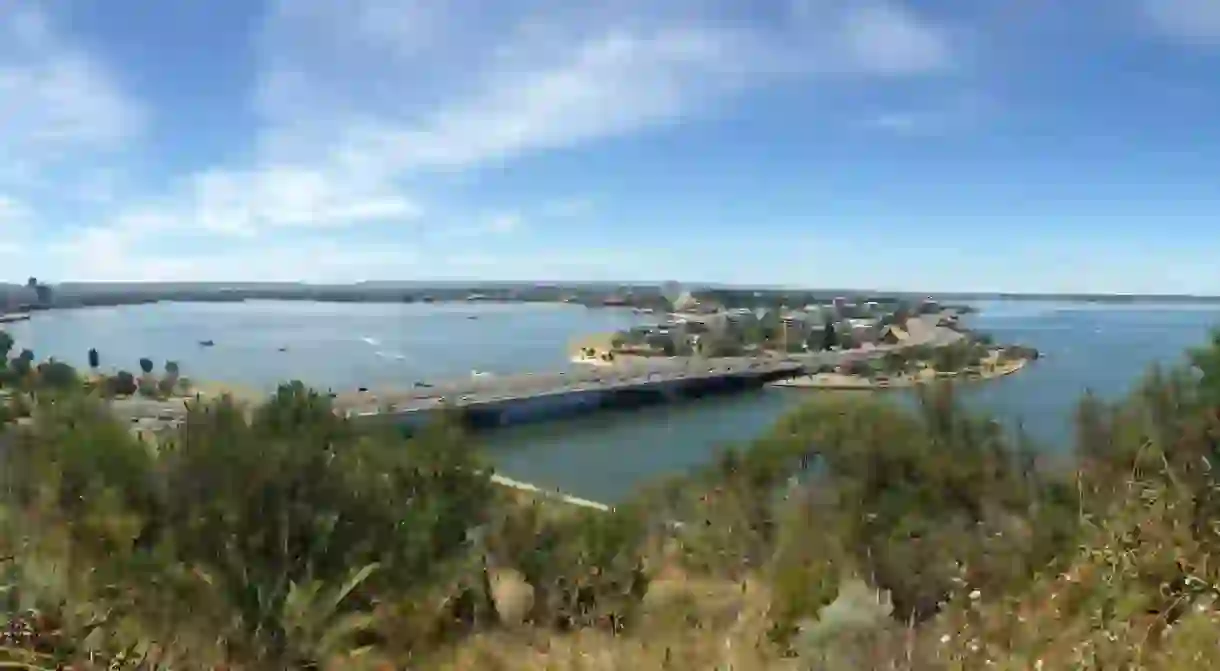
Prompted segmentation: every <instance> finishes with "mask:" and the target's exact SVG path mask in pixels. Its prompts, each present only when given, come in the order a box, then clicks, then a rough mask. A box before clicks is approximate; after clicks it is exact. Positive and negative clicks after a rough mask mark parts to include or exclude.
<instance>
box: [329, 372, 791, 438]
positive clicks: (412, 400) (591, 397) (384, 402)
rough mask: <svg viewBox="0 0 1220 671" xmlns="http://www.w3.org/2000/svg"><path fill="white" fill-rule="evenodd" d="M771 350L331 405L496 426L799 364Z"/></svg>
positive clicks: (482, 380) (724, 383) (726, 382)
mask: <svg viewBox="0 0 1220 671" xmlns="http://www.w3.org/2000/svg"><path fill="white" fill-rule="evenodd" d="M807 365H808V364H807V363H806V362H798V361H793V360H787V359H774V358H744V357H742V358H725V359H710V360H704V359H665V360H657V361H641V362H634V363H624V364H617V365H615V366H613V367H606V368H597V367H589V368H586V369H579V370H571V371H564V372H559V373H545V374H521V375H505V376H471V377H470V378H467V379H463V380H455V381H449V382H444V383H437V384H433V385H417V386H416V387H415V388H413V389H410V390H403V391H396V392H388V393H387V392H381V393H378V392H362V393H359V394H344V395H341V396H340V397H338V398H337V399H336V406H337V407H339V408H340V409H342V410H343V411H344V412H345V414H347V415H348V416H349V417H352V418H354V419H378V418H379V419H381V420H390V421H394V422H395V423H399V424H403V425H408V426H418V425H420V424H423V423H426V422H427V421H428V420H430V419H431V418H433V417H435V416H436V415H437V414H438V413H440V412H441V411H442V410H444V409H454V410H456V411H457V412H458V413H459V415H460V416H461V417H462V418H463V419H464V420H466V421H467V422H468V423H469V424H471V425H473V426H476V427H484V426H503V425H506V424H516V423H520V422H528V421H534V420H538V419H549V418H555V417H562V416H568V415H572V414H578V413H581V412H586V411H591V410H596V409H601V408H615V407H619V408H622V407H636V406H641V405H648V404H653V403H661V402H665V401H670V400H675V399H679V398H690V397H699V396H704V395H708V394H718V393H727V392H734V391H741V390H745V389H750V388H757V387H761V386H762V385H764V384H766V383H768V382H773V381H776V380H781V379H786V378H791V377H796V376H799V375H802V374H804V373H805V371H806V366H807Z"/></svg>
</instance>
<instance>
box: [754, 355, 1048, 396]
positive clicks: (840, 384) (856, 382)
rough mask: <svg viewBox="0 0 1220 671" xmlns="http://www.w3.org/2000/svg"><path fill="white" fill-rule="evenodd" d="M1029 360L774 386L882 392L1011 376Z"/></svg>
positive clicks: (813, 378) (811, 378) (808, 378)
mask: <svg viewBox="0 0 1220 671" xmlns="http://www.w3.org/2000/svg"><path fill="white" fill-rule="evenodd" d="M1027 363H1029V359H1018V360H1016V361H1012V362H1009V363H1003V364H1000V363H997V364H995V365H994V366H992V367H986V368H984V369H983V370H982V371H980V373H979V374H978V375H965V374H961V373H936V372H935V371H932V370H931V369H924V370H921V371H919V372H918V373H916V374H914V375H901V376H894V377H889V378H886V379H881V380H875V379H870V378H866V377H862V376H859V375H847V374H845V373H816V374H814V375H805V376H802V377H798V378H792V379H790V380H780V381H778V382H772V383H771V386H774V387H793V388H798V389H825V390H838V391H879V390H885V389H907V388H910V387H915V386H918V385H921V384H927V383H929V382H933V381H935V380H966V381H970V382H975V381H983V380H993V379H996V378H1001V377H1004V376H1005V375H1012V374H1013V373H1015V372H1017V371H1019V370H1021V369H1022V368H1024V367H1025V365H1026V364H1027Z"/></svg>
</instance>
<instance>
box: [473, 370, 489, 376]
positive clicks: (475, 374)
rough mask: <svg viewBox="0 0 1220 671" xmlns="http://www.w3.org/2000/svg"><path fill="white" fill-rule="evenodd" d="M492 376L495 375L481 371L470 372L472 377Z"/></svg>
mask: <svg viewBox="0 0 1220 671" xmlns="http://www.w3.org/2000/svg"><path fill="white" fill-rule="evenodd" d="M492 375H493V373H488V372H485V371H481V370H472V371H470V377H491V376H492Z"/></svg>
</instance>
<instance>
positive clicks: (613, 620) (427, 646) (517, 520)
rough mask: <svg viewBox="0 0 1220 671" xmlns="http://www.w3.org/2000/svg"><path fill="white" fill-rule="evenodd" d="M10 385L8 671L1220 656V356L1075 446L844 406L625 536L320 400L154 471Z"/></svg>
mask: <svg viewBox="0 0 1220 671" xmlns="http://www.w3.org/2000/svg"><path fill="white" fill-rule="evenodd" d="M29 364H30V362H29V361H26V362H25V364H22V365H23V366H26V368H24V369H23V370H22V371H21V372H20V373H12V375H11V376H10V375H7V374H6V376H5V377H4V380H5V381H6V384H8V385H9V386H12V385H13V384H14V380H16V381H21V380H24V379H27V378H28V374H29ZM146 372H147V370H146ZM175 373H176V371H175ZM18 386H19V389H18V390H15V391H12V392H11V393H10V395H9V397H8V403H9V406H10V412H9V413H7V417H10V418H11V417H16V416H19V415H20V416H24V417H25V419H24V420H23V421H22V422H10V423H9V424H8V426H7V428H6V429H5V430H4V432H3V434H2V436H0V459H2V460H3V464H2V468H0V477H2V479H3V500H2V505H0V524H2V525H3V526H2V531H3V535H2V536H0V544H2V545H3V547H0V557H2V558H3V563H2V564H0V585H3V589H4V592H3V599H4V614H5V618H6V620H7V622H6V624H5V630H4V633H3V640H2V641H0V667H3V668H25V669H54V668H74V669H243V670H251V671H255V670H263V669H267V670H271V669H489V670H496V669H692V670H706V669H729V668H731V669H734V670H743V669H745V670H750V669H946V670H948V669H1013V670H1016V669H1022V670H1025V669H1126V668H1147V669H1165V670H1175V671H1176V670H1180V669H1210V668H1213V667H1214V666H1215V662H1214V660H1215V658H1216V656H1217V652H1216V651H1217V650H1218V649H1220V648H1218V646H1220V605H1218V604H1217V603H1216V596H1217V588H1218V586H1220V526H1218V522H1220V518H1218V517H1217V510H1218V509H1220V495H1218V493H1217V488H1216V485H1217V478H1218V477H1220V475H1218V474H1217V471H1216V466H1217V464H1218V462H1217V457H1218V456H1220V454H1218V449H1217V446H1218V444H1220V443H1218V440H1220V336H1217V337H1216V338H1214V339H1213V341H1212V342H1211V343H1210V344H1209V345H1208V346H1207V347H1205V348H1201V349H1199V350H1198V351H1194V352H1191V353H1189V356H1188V358H1187V360H1186V361H1184V362H1182V363H1181V364H1180V365H1176V366H1172V367H1167V368H1165V369H1160V370H1153V371H1150V372H1149V373H1148V375H1147V376H1146V378H1145V379H1144V380H1143V381H1142V382H1141V383H1140V384H1139V385H1138V386H1137V388H1136V389H1135V390H1134V391H1133V392H1132V393H1131V394H1130V395H1129V396H1128V397H1127V398H1125V399H1122V400H1121V401H1119V402H1113V403H1111V402H1103V401H1100V400H1098V399H1096V398H1093V397H1085V398H1083V399H1082V400H1081V402H1080V404H1079V407H1078V409H1077V418H1076V425H1077V427H1076V428H1077V431H1076V439H1075V441H1074V444H1073V445H1069V446H1035V445H1032V444H1030V442H1029V441H1028V440H1026V439H1024V438H1023V437H1022V436H1021V435H1020V434H1019V432H1016V431H1014V430H1012V429H1011V427H1005V426H1001V425H1000V424H998V423H996V422H994V421H992V420H990V419H988V418H986V417H980V416H976V415H974V414H972V413H970V412H967V411H966V410H965V409H963V406H962V405H961V404H960V403H959V401H958V400H957V399H956V398H955V396H954V393H953V389H952V387H950V386H934V387H931V388H928V389H926V390H924V391H923V392H922V395H921V398H920V402H919V403H918V404H917V407H916V409H914V410H907V409H903V408H900V407H898V406H895V405H891V404H889V403H887V402H885V401H884V400H883V399H877V398H872V397H868V398H858V397H853V398H849V399H842V398H840V397H836V396H833V395H826V399H827V400H815V401H811V403H810V405H808V406H807V407H805V408H802V409H801V410H799V411H797V412H796V413H794V414H792V415H791V416H789V417H786V418H785V419H784V420H783V421H781V422H780V423H779V424H778V425H777V426H775V427H774V428H773V430H771V431H770V432H769V433H768V434H767V435H765V436H762V437H761V438H759V439H758V440H756V441H754V442H753V443H752V444H748V445H742V446H740V447H739V448H737V449H735V450H732V451H728V452H726V453H724V454H722V455H721V456H719V458H718V459H717V460H716V461H715V462H714V463H712V464H710V465H709V466H707V467H706V468H703V469H700V470H699V471H697V472H694V473H690V474H687V475H684V476H681V477H677V478H673V479H671V480H669V481H665V482H659V483H656V484H655V485H653V486H650V487H648V488H647V489H646V490H644V491H641V492H640V493H639V495H638V496H637V497H636V498H635V499H633V500H631V501H628V502H626V503H625V504H623V505H620V506H619V507H618V508H617V509H616V511H614V512H612V513H601V512H598V511H577V510H567V509H559V508H556V507H555V504H554V503H540V504H536V505H535V504H531V503H529V502H524V501H522V500H521V499H520V497H516V496H510V495H509V494H508V493H506V492H504V491H500V490H498V489H497V488H495V487H494V486H493V485H492V484H491V483H490V482H489V481H488V479H487V477H486V475H487V473H488V472H489V470H490V467H489V465H488V464H487V463H484V462H483V461H482V459H481V457H480V455H479V452H478V450H477V448H476V446H475V444H474V442H473V439H472V437H471V436H469V435H467V434H466V433H464V432H463V431H461V430H460V429H458V428H457V427H456V425H455V424H453V423H450V422H443V423H441V424H439V425H437V426H435V427H433V428H432V429H431V430H429V431H426V432H424V433H422V434H420V435H417V436H415V437H414V438H412V439H410V440H406V439H404V438H402V437H401V436H399V435H397V434H396V433H394V432H392V431H391V430H389V429H375V428H360V429H357V428H356V427H355V426H353V425H352V424H350V423H349V422H348V421H347V420H345V419H343V418H341V417H338V416H337V415H336V414H335V413H333V412H332V411H331V408H330V401H329V399H328V398H326V397H325V396H324V395H319V394H316V393H314V392H312V391H310V390H308V389H306V388H304V387H303V386H301V385H299V384H290V385H285V386H284V387H282V388H281V389H280V390H279V392H278V394H277V395H276V396H275V397H274V398H273V399H271V400H269V401H268V402H267V403H266V404H265V405H263V406H262V407H260V408H257V409H256V410H255V411H254V412H252V413H250V412H245V411H244V410H243V409H242V408H239V407H238V406H237V405H236V404H235V403H234V402H233V401H231V400H228V399H222V400H219V401H215V402H208V403H202V402H200V403H196V404H195V405H194V406H192V408H191V410H190V412H189V413H188V416H187V418H186V421H185V422H184V423H183V424H182V425H181V426H178V427H176V428H174V429H173V430H172V431H171V432H170V433H168V434H166V435H164V436H162V437H161V438H160V439H159V440H157V441H155V443H153V442H143V441H141V440H139V439H138V438H136V437H134V436H132V435H131V432H130V431H129V430H128V428H127V427H125V426H123V425H122V424H121V423H118V422H117V421H116V420H114V419H113V417H112V416H111V414H110V412H109V411H108V410H107V409H106V407H105V401H104V400H103V399H101V398H100V397H99V396H96V395H95V394H94V393H93V392H90V391H87V390H85V389H83V388H80V387H79V386H78V385H72V384H55V385H52V384H31V383H28V382H24V383H21V384H20V385H18ZM818 398H819V399H820V398H821V397H818ZM17 406H20V408H17ZM17 410H19V411H17ZM664 447H665V446H664V445H659V446H657V449H664ZM1056 449H1057V450H1058V451H1059V452H1065V451H1066V452H1069V453H1072V455H1073V456H1074V459H1071V460H1064V461H1058V462H1055V463H1050V462H1045V461H1044V460H1043V459H1042V458H1040V457H1039V456H1038V455H1041V454H1047V453H1050V452H1054V451H1055V450H1056Z"/></svg>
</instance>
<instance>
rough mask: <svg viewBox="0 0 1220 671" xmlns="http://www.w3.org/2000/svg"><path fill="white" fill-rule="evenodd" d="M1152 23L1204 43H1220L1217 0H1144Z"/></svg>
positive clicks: (1177, 36) (1170, 33)
mask: <svg viewBox="0 0 1220 671" xmlns="http://www.w3.org/2000/svg"><path fill="white" fill-rule="evenodd" d="M1143 9H1144V12H1145V14H1146V15H1147V17H1148V18H1149V20H1151V21H1152V23H1153V25H1154V26H1155V27H1156V28H1157V29H1158V30H1160V31H1161V32H1162V33H1164V34H1165V35H1167V36H1169V37H1172V38H1175V39H1179V40H1182V41H1184V42H1188V43H1192V44H1197V45H1201V46H1218V45H1220V2H1217V0H1143Z"/></svg>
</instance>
